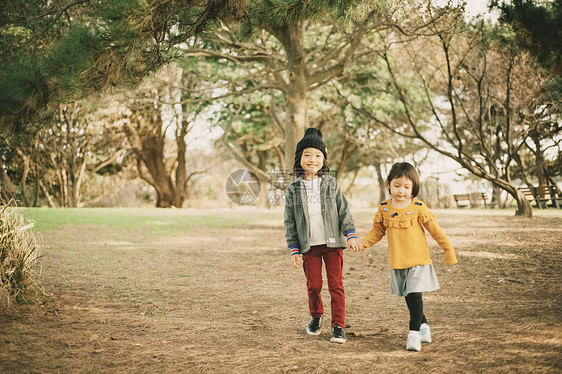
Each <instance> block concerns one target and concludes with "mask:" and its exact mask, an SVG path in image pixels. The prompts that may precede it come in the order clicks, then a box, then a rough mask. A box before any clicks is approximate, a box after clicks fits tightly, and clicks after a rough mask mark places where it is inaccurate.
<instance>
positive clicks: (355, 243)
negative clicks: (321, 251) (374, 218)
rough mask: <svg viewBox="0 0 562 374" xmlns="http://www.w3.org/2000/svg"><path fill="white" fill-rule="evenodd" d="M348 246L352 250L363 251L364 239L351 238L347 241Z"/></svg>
mask: <svg viewBox="0 0 562 374" xmlns="http://www.w3.org/2000/svg"><path fill="white" fill-rule="evenodd" d="M347 247H348V248H349V249H351V250H352V251H355V252H361V251H362V250H363V247H364V245H363V240H361V239H359V238H353V239H350V240H349V241H348V242H347Z"/></svg>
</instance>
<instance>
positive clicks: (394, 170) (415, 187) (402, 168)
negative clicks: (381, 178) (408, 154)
mask: <svg viewBox="0 0 562 374" xmlns="http://www.w3.org/2000/svg"><path fill="white" fill-rule="evenodd" d="M402 177H406V178H408V179H409V180H411V181H412V197H416V196H418V193H419V192H420V177H419V175H418V172H417V171H416V168H414V167H413V166H412V165H411V164H409V163H407V162H397V163H395V164H394V165H392V167H391V168H390V172H389V173H388V176H387V177H386V183H387V184H388V192H389V193H390V182H392V181H393V180H394V179H397V178H402Z"/></svg>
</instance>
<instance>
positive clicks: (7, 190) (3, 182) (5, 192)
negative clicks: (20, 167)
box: [0, 165, 17, 202]
mask: <svg viewBox="0 0 562 374" xmlns="http://www.w3.org/2000/svg"><path fill="white" fill-rule="evenodd" d="M16 193H17V189H16V185H15V184H14V183H12V181H11V180H10V177H9V176H8V174H6V171H5V170H4V168H3V167H2V165H0V198H2V199H3V200H4V201H5V202H8V201H10V200H13V199H15V198H16Z"/></svg>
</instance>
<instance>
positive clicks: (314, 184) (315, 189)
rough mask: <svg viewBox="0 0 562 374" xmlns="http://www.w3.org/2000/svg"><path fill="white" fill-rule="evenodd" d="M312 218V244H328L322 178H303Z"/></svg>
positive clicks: (310, 217) (309, 214)
mask: <svg viewBox="0 0 562 374" xmlns="http://www.w3.org/2000/svg"><path fill="white" fill-rule="evenodd" d="M302 183H303V185H304V189H305V191H306V201H307V205H308V216H309V219H310V245H311V246H312V245H321V244H326V236H325V234H324V219H323V218H322V204H321V201H322V200H321V198H322V197H321V196H320V183H322V178H315V179H312V180H303V181H302Z"/></svg>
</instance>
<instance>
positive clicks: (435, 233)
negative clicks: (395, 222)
mask: <svg viewBox="0 0 562 374" xmlns="http://www.w3.org/2000/svg"><path fill="white" fill-rule="evenodd" d="M427 212H428V213H427V214H425V215H424V216H425V217H426V218H425V219H423V221H422V224H423V227H425V229H426V230H427V232H429V234H430V235H431V237H432V238H433V239H435V241H436V242H437V244H439V246H440V247H441V248H442V249H443V256H444V257H445V265H453V264H456V263H457V262H458V261H457V256H455V251H454V250H453V246H452V245H451V242H450V241H449V239H447V236H445V233H444V232H443V230H442V229H441V226H439V224H438V223H437V220H436V219H435V216H434V215H433V214H432V213H431V212H429V210H427Z"/></svg>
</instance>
